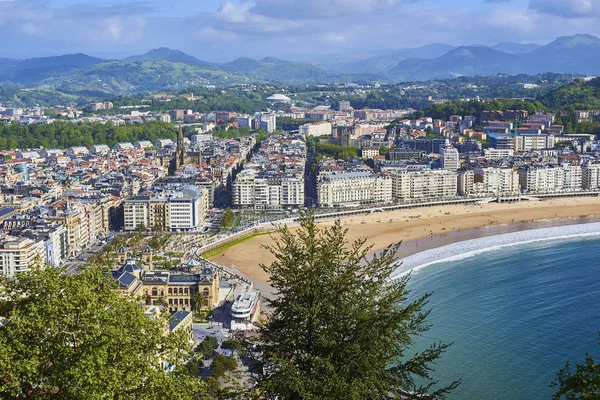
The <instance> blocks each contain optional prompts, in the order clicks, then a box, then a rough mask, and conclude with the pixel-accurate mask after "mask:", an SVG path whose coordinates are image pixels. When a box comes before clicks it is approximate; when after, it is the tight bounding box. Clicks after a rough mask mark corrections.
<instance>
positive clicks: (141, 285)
mask: <svg viewBox="0 0 600 400" xmlns="http://www.w3.org/2000/svg"><path fill="white" fill-rule="evenodd" d="M111 274H112V276H113V278H114V279H115V280H116V281H117V284H118V286H117V289H118V290H119V291H120V293H121V294H123V295H130V296H134V297H137V298H139V299H141V302H142V303H143V304H145V305H162V306H164V307H165V308H167V309H168V310H169V311H171V312H177V311H205V310H212V309H213V308H214V307H216V306H217V305H218V304H219V273H218V271H217V270H216V269H214V268H210V267H206V268H203V269H202V270H201V272H200V273H198V274H186V273H174V272H169V271H156V270H155V271H149V270H147V269H145V268H144V267H143V266H140V265H138V264H137V263H136V262H135V261H134V260H128V261H127V262H126V263H125V264H124V265H123V266H122V267H121V268H119V269H118V270H116V271H112V273H111Z"/></svg>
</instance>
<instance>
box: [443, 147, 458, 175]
mask: <svg viewBox="0 0 600 400" xmlns="http://www.w3.org/2000/svg"><path fill="white" fill-rule="evenodd" d="M442 168H443V169H446V170H448V171H455V172H456V170H457V169H458V168H460V156H459V154H458V150H457V149H456V148H455V147H454V146H451V145H448V146H444V147H443V148H442Z"/></svg>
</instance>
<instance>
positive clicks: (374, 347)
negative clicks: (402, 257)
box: [255, 215, 459, 399]
mask: <svg viewBox="0 0 600 400" xmlns="http://www.w3.org/2000/svg"><path fill="white" fill-rule="evenodd" d="M346 232H347V230H345V229H343V228H342V226H341V223H340V221H337V222H336V223H335V224H334V226H332V227H330V228H324V229H320V228H318V227H317V225H316V223H315V221H314V218H313V216H312V215H304V216H302V217H301V220H300V228H299V230H298V231H296V233H295V234H293V233H291V232H290V231H289V230H288V229H287V228H285V227H284V228H282V229H280V234H281V236H280V238H279V239H277V240H276V241H275V244H274V245H272V246H268V249H269V250H270V251H271V252H272V254H273V255H274V256H275V259H276V260H275V261H274V262H273V263H272V264H271V265H269V266H265V265H263V266H262V268H263V269H264V270H265V271H266V272H267V273H268V274H269V275H270V277H271V280H270V283H271V285H272V287H273V288H274V289H275V293H276V296H273V298H272V299H270V300H269V307H270V308H271V309H272V313H271V314H270V316H269V318H268V320H267V322H265V323H264V324H263V325H260V326H259V333H260V335H259V338H258V340H257V342H256V343H255V344H256V345H259V346H262V348H263V350H264V351H263V358H262V360H261V361H262V362H264V368H263V369H264V370H265V371H268V373H267V374H266V375H265V376H263V377H262V378H261V379H260V381H259V387H260V389H261V390H262V391H263V393H264V395H265V396H266V398H274V397H278V398H279V399H397V398H398V396H399V394H400V393H404V394H407V395H409V396H412V395H414V396H415V398H416V397H418V398H427V399H437V398H443V397H444V395H445V394H446V393H447V392H449V391H450V390H452V389H454V388H455V387H456V386H458V384H459V382H458V381H456V382H453V383H451V384H449V385H448V386H444V387H441V388H434V386H435V383H436V382H432V380H431V376H430V373H431V371H433V369H432V363H433V362H434V361H435V360H436V359H438V357H439V356H440V355H441V354H442V353H443V352H444V351H445V349H446V348H447V347H448V346H447V345H445V344H435V345H432V346H430V347H429V348H427V349H426V350H425V351H423V352H422V353H417V354H415V355H413V356H411V357H407V355H406V353H407V351H408V347H409V346H410V345H411V344H412V343H413V337H414V336H415V335H418V334H421V333H423V332H425V331H427V330H428V329H429V327H428V326H427V325H425V319H426V317H427V316H428V314H429V312H428V311H424V310H423V308H424V307H425V305H426V303H427V298H428V296H429V295H424V296H422V297H420V298H418V299H416V300H414V301H412V302H409V301H408V300H407V298H408V295H409V290H408V289H407V288H406V284H407V282H408V278H406V277H405V278H400V279H398V280H391V279H390V276H391V274H392V272H393V271H394V269H395V268H396V263H395V261H396V260H395V254H396V252H397V250H398V247H399V244H396V245H392V246H390V247H388V248H387V249H386V250H384V251H383V252H382V253H381V254H379V255H377V256H375V257H374V258H373V259H372V260H369V261H367V259H366V256H367V255H368V254H369V253H370V252H371V250H372V247H371V246H365V239H362V240H358V241H356V242H353V243H349V242H348V241H347V239H346ZM417 381H419V382H426V383H424V384H423V385H421V384H419V383H417ZM427 393H428V394H427Z"/></svg>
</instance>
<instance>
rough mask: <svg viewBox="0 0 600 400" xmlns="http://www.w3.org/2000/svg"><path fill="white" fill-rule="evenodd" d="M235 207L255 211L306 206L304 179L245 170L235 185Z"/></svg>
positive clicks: (292, 175) (295, 175) (256, 170)
mask: <svg viewBox="0 0 600 400" xmlns="http://www.w3.org/2000/svg"><path fill="white" fill-rule="evenodd" d="M233 205H234V206H235V207H244V208H255V209H280V208H286V207H299V206H303V205H304V177H303V175H300V174H292V173H289V174H285V175H283V176H279V175H277V174H270V173H268V171H262V170H258V169H245V170H243V171H242V172H241V173H240V174H238V176H237V177H236V180H235V182H234V183H233Z"/></svg>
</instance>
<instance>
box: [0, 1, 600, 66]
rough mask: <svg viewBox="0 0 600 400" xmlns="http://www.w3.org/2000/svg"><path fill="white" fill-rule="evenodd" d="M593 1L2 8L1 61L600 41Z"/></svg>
mask: <svg viewBox="0 0 600 400" xmlns="http://www.w3.org/2000/svg"><path fill="white" fill-rule="evenodd" d="M599 22H600V0H135V1H128V0H121V1H102V0H97V1H93V2H92V1H89V0H0V37H1V38H2V47H1V51H0V57H18V58H22V57H32V56H47V55H55V54H64V53H74V52H84V53H87V54H92V55H97V56H102V57H107V58H119V57H125V56H127V55H130V54H141V53H144V52H146V51H148V50H150V49H152V48H156V47H161V46H165V47H170V48H174V49H179V50H182V51H185V52H187V53H189V54H192V55H194V56H196V57H199V58H201V59H205V60H208V61H229V60H232V59H234V58H237V57H240V56H244V57H253V58H262V57H265V56H274V57H279V58H285V59H293V60H309V59H316V58H322V57H327V56H328V55H329V54H345V53H361V54H364V53H370V52H376V51H378V50H382V49H390V48H407V47H417V46H421V45H425V44H429V43H448V44H453V45H462V44H465V45H466V44H473V43H477V44H489V45H491V44H496V43H499V42H505V41H511V42H520V43H529V42H535V43H540V44H545V43H548V42H549V41H551V40H553V39H554V38H556V37H557V36H565V35H573V34H576V33H590V34H595V35H600V23H599Z"/></svg>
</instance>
